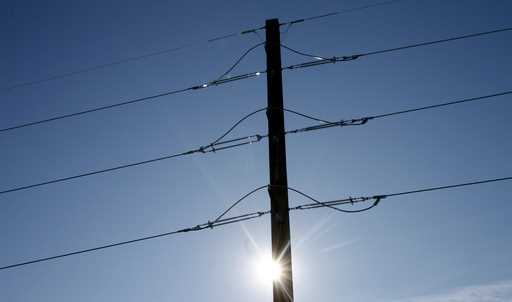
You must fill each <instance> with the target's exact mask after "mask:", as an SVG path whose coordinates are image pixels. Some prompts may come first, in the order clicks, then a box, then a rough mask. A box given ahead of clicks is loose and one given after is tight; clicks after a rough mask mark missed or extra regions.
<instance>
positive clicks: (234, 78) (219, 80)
mask: <svg viewBox="0 0 512 302" xmlns="http://www.w3.org/2000/svg"><path fill="white" fill-rule="evenodd" d="M261 45H262V43H258V44H256V45H255V46H252V47H251V48H249V49H248V50H246V51H245V52H244V54H243V55H242V56H241V57H240V58H239V59H237V61H236V62H235V63H234V64H233V65H232V66H231V67H230V68H229V69H228V70H227V71H226V72H225V73H223V74H222V75H221V76H220V77H218V78H217V79H216V80H213V81H210V82H207V83H203V84H199V85H193V86H190V87H187V88H183V89H176V90H171V91H166V92H163V93H158V94H154V95H151V96H146V97H141V98H136V99H131V100H128V101H123V102H119V103H115V104H111V105H105V106H99V107H95V108H91V109H87V110H83V111H78V112H74V113H70V114H63V115H57V116H54V117H50V118H46V119H41V120H37V121H32V122H26V123H20V124H17V125H13V126H9V127H5V128H0V132H7V131H12V130H15V129H20V128H25V127H29V126H34V125H39V124H44V123H49V122H53V121H57V120H61V119H66V118H71V117H77V116H81V115H85V114H89V113H93V112H97V111H103V110H107V109H113V108H116V107H121V106H126V105H130V104H135V103H141V102H147V101H150V100H155V99H158V98H161V97H164V96H169V95H174V94H180V93H184V92H187V91H192V90H198V89H204V88H207V87H211V86H218V85H222V84H226V83H230V82H234V81H239V80H243V79H247V78H251V77H255V76H259V75H260V74H262V73H265V71H260V72H252V73H245V74H240V75H236V76H232V77H227V78H225V76H226V75H227V74H228V73H230V72H231V71H232V70H233V69H234V68H235V67H236V66H238V64H240V62H241V61H242V60H243V59H244V58H245V57H246V56H247V55H248V54H249V53H250V52H251V51H253V50H254V49H256V48H258V47H259V46H261Z"/></svg>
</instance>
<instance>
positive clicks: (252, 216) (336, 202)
mask: <svg viewBox="0 0 512 302" xmlns="http://www.w3.org/2000/svg"><path fill="white" fill-rule="evenodd" d="M509 180H512V176H509V177H502V178H493V179H485V180H479V181H472V182H466V183H459V184H453V185H444V186H437V187H427V188H422V189H416V190H410V191H403V192H397V193H388V194H379V195H373V196H363V197H349V198H344V199H337V200H331V201H325V202H322V201H319V200H317V199H315V198H313V197H311V196H310V195H307V194H305V193H303V192H301V191H299V190H297V189H294V188H291V187H288V189H289V190H292V191H294V192H296V193H298V194H300V195H302V196H304V197H306V198H308V199H310V200H313V201H314V203H308V204H301V205H298V206H294V207H290V209H289V210H290V211H295V210H310V209H315V208H324V207H328V208H332V209H335V210H338V211H342V212H348V213H356V212H362V211H367V210H369V209H371V208H373V207H375V206H377V205H378V203H379V202H380V200H382V199H385V198H389V197H395V196H401V195H410V194H417V193H424V192H431V191H438V190H446V189H454V188H460V187H467V186H474V185H480V184H487V183H493V182H502V181H509ZM264 188H268V185H265V186H261V187H258V188H256V189H254V190H252V191H251V192H249V193H247V194H245V195H244V196H243V197H242V198H240V199H239V200H237V201H236V202H235V203H233V205H231V206H230V207H229V208H228V209H227V210H226V211H224V212H223V214H221V215H220V216H219V217H218V218H217V219H215V220H214V221H213V222H211V221H208V222H206V223H203V224H199V225H196V226H194V227H188V228H184V229H179V230H176V231H172V232H166V233H160V234H156V235H150V236H146V237H140V238H137V239H132V240H128V241H121V242H117V243H111V244H106V245H102V246H98V247H94V248H89V249H84V250H78V251H74V252H68V253H64V254H59V255H56V256H51V257H44V258H37V259H34V260H30V261H25V262H20V263H16V264H10V265H6V266H3V267H0V270H6V269H10V268H15V267H20V266H25V265H30V264H34V263H38V262H45V261H50V260H55V259H58V258H64V257H69V256H74V255H78V254H84V253H90V252H94V251H98V250H102V249H108V248H112V247H116V246H121V245H128V244H132V243H136V242H140V241H146V240H151V239H156V238H160V237H167V236H171V235H175V234H178V233H187V232H193V231H201V230H205V229H213V228H216V227H219V226H222V225H228V224H232V223H237V222H241V221H246V220H252V219H255V218H259V217H261V216H264V215H267V214H270V211H268V210H267V211H259V212H252V213H247V214H243V215H238V216H233V217H229V218H224V219H222V217H223V216H224V215H225V214H226V213H227V212H229V211H230V210H231V209H232V208H233V207H234V206H236V205H237V204H239V203H240V202H241V201H242V200H244V199H245V198H247V197H248V196H250V195H252V194H254V193H255V192H257V191H259V190H261V189H264ZM370 200H372V201H373V204H372V205H371V206H370V207H368V208H365V209H361V210H343V209H339V208H336V207H335V206H339V205H347V204H351V205H353V204H355V203H360V202H366V201H370Z"/></svg>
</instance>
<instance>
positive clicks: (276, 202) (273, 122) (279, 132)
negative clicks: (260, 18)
mask: <svg viewBox="0 0 512 302" xmlns="http://www.w3.org/2000/svg"><path fill="white" fill-rule="evenodd" d="M265 30H266V43H265V51H266V53H267V99H268V106H267V119H268V153H269V168H270V169H269V170H270V186H269V189H268V192H269V195H270V210H271V225H272V226H271V228H272V259H273V260H274V261H277V262H278V263H279V264H280V265H281V269H282V274H281V277H280V280H276V281H274V284H273V295H274V302H291V301H293V280H292V252H291V245H290V216H289V206H288V180H287V176H286V142H285V134H284V111H283V79H282V70H281V37H280V32H279V20H278V19H270V20H267V21H266V22H265Z"/></svg>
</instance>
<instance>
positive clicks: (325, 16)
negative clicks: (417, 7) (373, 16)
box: [281, 0, 404, 26]
mask: <svg viewBox="0 0 512 302" xmlns="http://www.w3.org/2000/svg"><path fill="white" fill-rule="evenodd" d="M400 1H404V0H389V1H381V2H376V3H371V4H367V5H361V6H356V7H352V8H346V9H342V10H339V11H334V12H330V13H326V14H322V15H315V16H311V17H306V18H301V19H296V20H293V21H289V22H284V23H281V26H283V25H292V24H297V23H302V22H306V21H313V20H317V19H324V18H328V17H334V16H338V15H342V14H346V13H351V12H356V11H361V10H366V9H369V8H374V7H378V6H385V5H390V4H393V3H396V2H400Z"/></svg>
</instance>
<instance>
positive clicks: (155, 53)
mask: <svg viewBox="0 0 512 302" xmlns="http://www.w3.org/2000/svg"><path fill="white" fill-rule="evenodd" d="M246 32H247V31H246V30H244V31H240V32H236V33H231V34H227V35H222V36H217V37H214V38H211V39H207V40H205V41H203V42H197V43H189V44H185V45H183V46H179V47H173V48H166V49H162V50H157V51H153V52H148V53H144V54H141V55H137V56H132V57H127V58H124V59H119V60H116V61H111V62H108V63H104V64H99V65H94V66H91V67H85V68H80V69H77V70H74V71H70V72H65V73H60V74H55V75H51V76H48V77H44V78H41V79H38V80H33V81H26V82H21V83H17V84H13V85H10V86H6V87H3V88H0V92H7V91H10V90H13V89H17V88H22V87H27V86H33V85H37V84H41V83H45V82H49V81H53V80H59V79H63V78H68V77H72V76H76V75H79V74H83V73H88V72H92V71H96V70H100V69H105V68H108V67H113V66H116V65H121V64H125V63H129V62H134V61H139V60H143V59H147V58H150V57H155V56H161V55H165V54H170V53H174V52H178V51H181V50H184V49H188V48H191V47H193V46H195V45H198V44H203V43H213V42H217V41H220V40H225V39H229V38H233V37H237V36H241V35H244V34H246Z"/></svg>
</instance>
